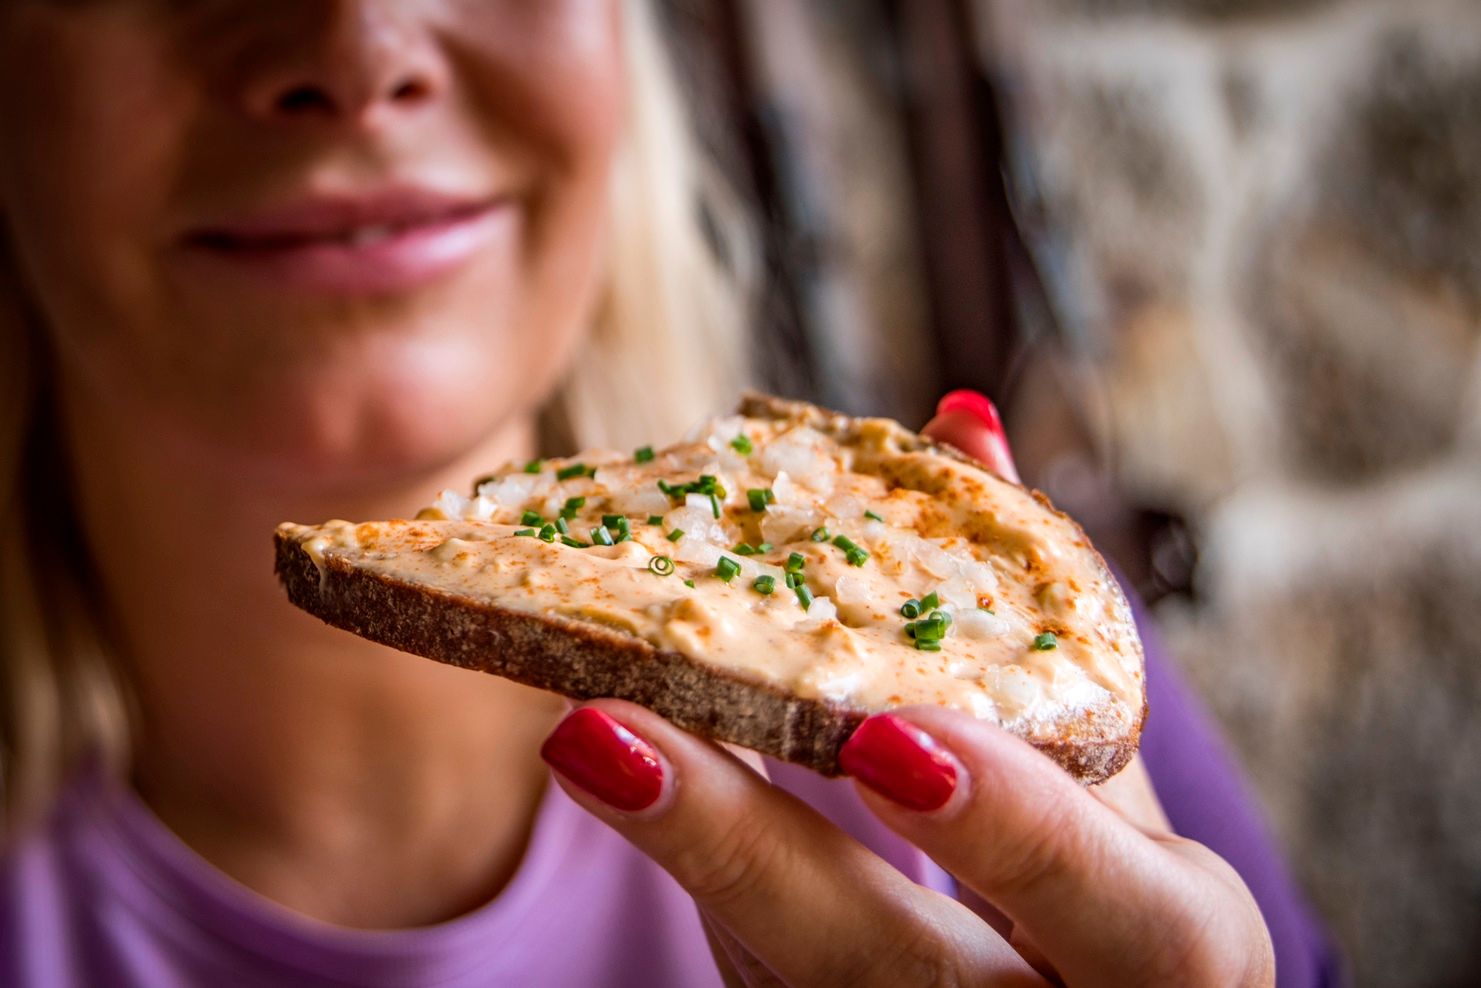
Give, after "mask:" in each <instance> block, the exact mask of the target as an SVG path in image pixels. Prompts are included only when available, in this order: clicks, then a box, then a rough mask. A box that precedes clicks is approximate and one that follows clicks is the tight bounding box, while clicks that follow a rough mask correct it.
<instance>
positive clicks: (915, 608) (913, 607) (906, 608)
mask: <svg viewBox="0 0 1481 988" xmlns="http://www.w3.org/2000/svg"><path fill="white" fill-rule="evenodd" d="M900 614H901V615H902V616H904V617H907V618H911V619H912V620H913V619H915V618H918V617H920V601H918V600H916V599H915V598H914V597H911V598H910V599H909V600H907V601H906V602H905V603H903V604H901V605H900Z"/></svg>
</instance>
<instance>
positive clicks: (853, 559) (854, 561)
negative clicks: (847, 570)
mask: <svg viewBox="0 0 1481 988" xmlns="http://www.w3.org/2000/svg"><path fill="white" fill-rule="evenodd" d="M843 558H844V559H847V560H848V564H849V565H850V566H863V565H864V564H865V563H867V562H868V561H869V553H868V552H866V551H865V550H863V549H859V548H853V549H850V550H849V551H848V552H845V553H844V554H843Z"/></svg>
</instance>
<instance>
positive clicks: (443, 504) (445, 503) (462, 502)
mask: <svg viewBox="0 0 1481 988" xmlns="http://www.w3.org/2000/svg"><path fill="white" fill-rule="evenodd" d="M432 507H434V508H436V509H437V510H438V511H441V512H442V514H443V516H444V517H447V518H462V517H463V515H464V513H465V512H467V510H468V498H466V497H464V496H463V495H461V494H459V493H458V492H457V491H455V490H452V489H451V488H449V489H447V490H445V491H442V492H440V493H439V494H438V495H437V500H436V501H433V502H432Z"/></svg>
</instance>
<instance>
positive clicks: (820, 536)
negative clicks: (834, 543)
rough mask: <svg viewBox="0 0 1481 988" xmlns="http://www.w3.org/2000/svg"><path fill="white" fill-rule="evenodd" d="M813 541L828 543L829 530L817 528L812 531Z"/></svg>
mask: <svg viewBox="0 0 1481 988" xmlns="http://www.w3.org/2000/svg"><path fill="white" fill-rule="evenodd" d="M812 540H813V541H814V542H827V541H828V530H827V529H826V528H815V529H813V530H812Z"/></svg>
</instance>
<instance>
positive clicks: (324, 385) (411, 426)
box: [221, 342, 550, 507]
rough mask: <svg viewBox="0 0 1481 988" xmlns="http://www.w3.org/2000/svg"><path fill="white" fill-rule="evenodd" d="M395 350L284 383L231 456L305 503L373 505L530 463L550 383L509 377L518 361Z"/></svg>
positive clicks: (458, 349) (457, 350) (252, 414)
mask: <svg viewBox="0 0 1481 988" xmlns="http://www.w3.org/2000/svg"><path fill="white" fill-rule="evenodd" d="M397 350H398V352H397V353H396V354H395V356H394V359H388V358H387V355H385V354H373V355H367V356H366V357H365V358H364V359H360V360H340V361H336V362H334V363H333V364H332V365H326V366H323V367H319V368H315V369H314V370H313V371H312V372H305V373H298V374H292V375H288V376H287V378H286V379H280V380H279V381H278V382H277V384H278V386H277V388H276V389H275V394H274V395H272V396H270V400H269V401H268V402H267V403H266V406H267V407H262V408H259V409H255V410H250V411H249V410H243V412H242V414H241V416H240V417H239V419H238V421H240V422H242V423H248V425H247V429H248V431H247V433H246V434H245V435H241V436H240V437H239V438H240V439H241V440H242V441H241V442H240V443H233V444H232V445H234V446H239V448H241V449H242V452H243V453H244V454H245V456H246V457H247V458H248V460H250V461H252V462H253V463H255V465H256V469H251V468H250V467H249V470H248V472H249V473H253V474H257V475H258V476H260V477H261V478H262V479H263V480H264V481H266V482H269V483H273V484H274V485H275V486H277V485H281V486H283V487H289V488H292V487H297V488H299V489H300V490H302V492H303V493H305V494H307V493H312V492H340V491H343V492H347V493H348V492H357V493H364V494H369V493H372V492H373V491H374V490H375V489H384V490H388V491H389V490H393V489H395V490H405V489H408V488H411V489H415V488H417V487H419V486H421V485H424V484H427V483H437V482H440V481H441V480H443V478H444V475H447V474H449V473H450V472H451V471H454V470H457V469H462V470H464V471H466V472H468V477H465V478H463V480H464V481H466V480H467V479H471V477H472V476H473V474H474V473H475V472H477V471H479V470H485V469H491V468H492V467H494V466H497V465H498V463H497V462H491V461H493V460H497V461H498V462H503V461H504V460H507V459H511V458H516V457H521V456H526V455H528V454H529V451H530V448H531V445H532V441H533V439H532V437H533V434H534V429H533V423H534V417H535V410H536V409H537V408H538V406H539V403H540V401H541V400H542V398H543V397H544V394H545V392H546V391H547V390H548V388H549V383H550V382H549V380H548V379H549V377H550V375H549V374H547V373H542V372H541V370H540V369H539V368H530V373H529V374H526V375H521V374H517V373H511V368H521V367H524V366H527V365H526V364H525V362H524V361H522V360H520V359H519V357H520V356H522V355H517V354H486V353H485V354H481V353H478V352H470V349H469V348H468V347H463V346H458V345H456V344H439V343H435V342H432V343H425V342H424V343H420V344H416V345H405V344H403V345H400V346H399V347H398V348H397ZM264 397H269V396H264ZM221 425H222V426H223V427H224V428H227V429H231V428H232V426H231V423H229V422H223V423H221ZM239 465H241V466H248V464H247V463H242V464H239ZM460 482H461V481H460ZM432 493H434V492H432V491H428V492H427V495H428V496H429V497H430V496H431V494H432ZM413 507H414V506H413Z"/></svg>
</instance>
